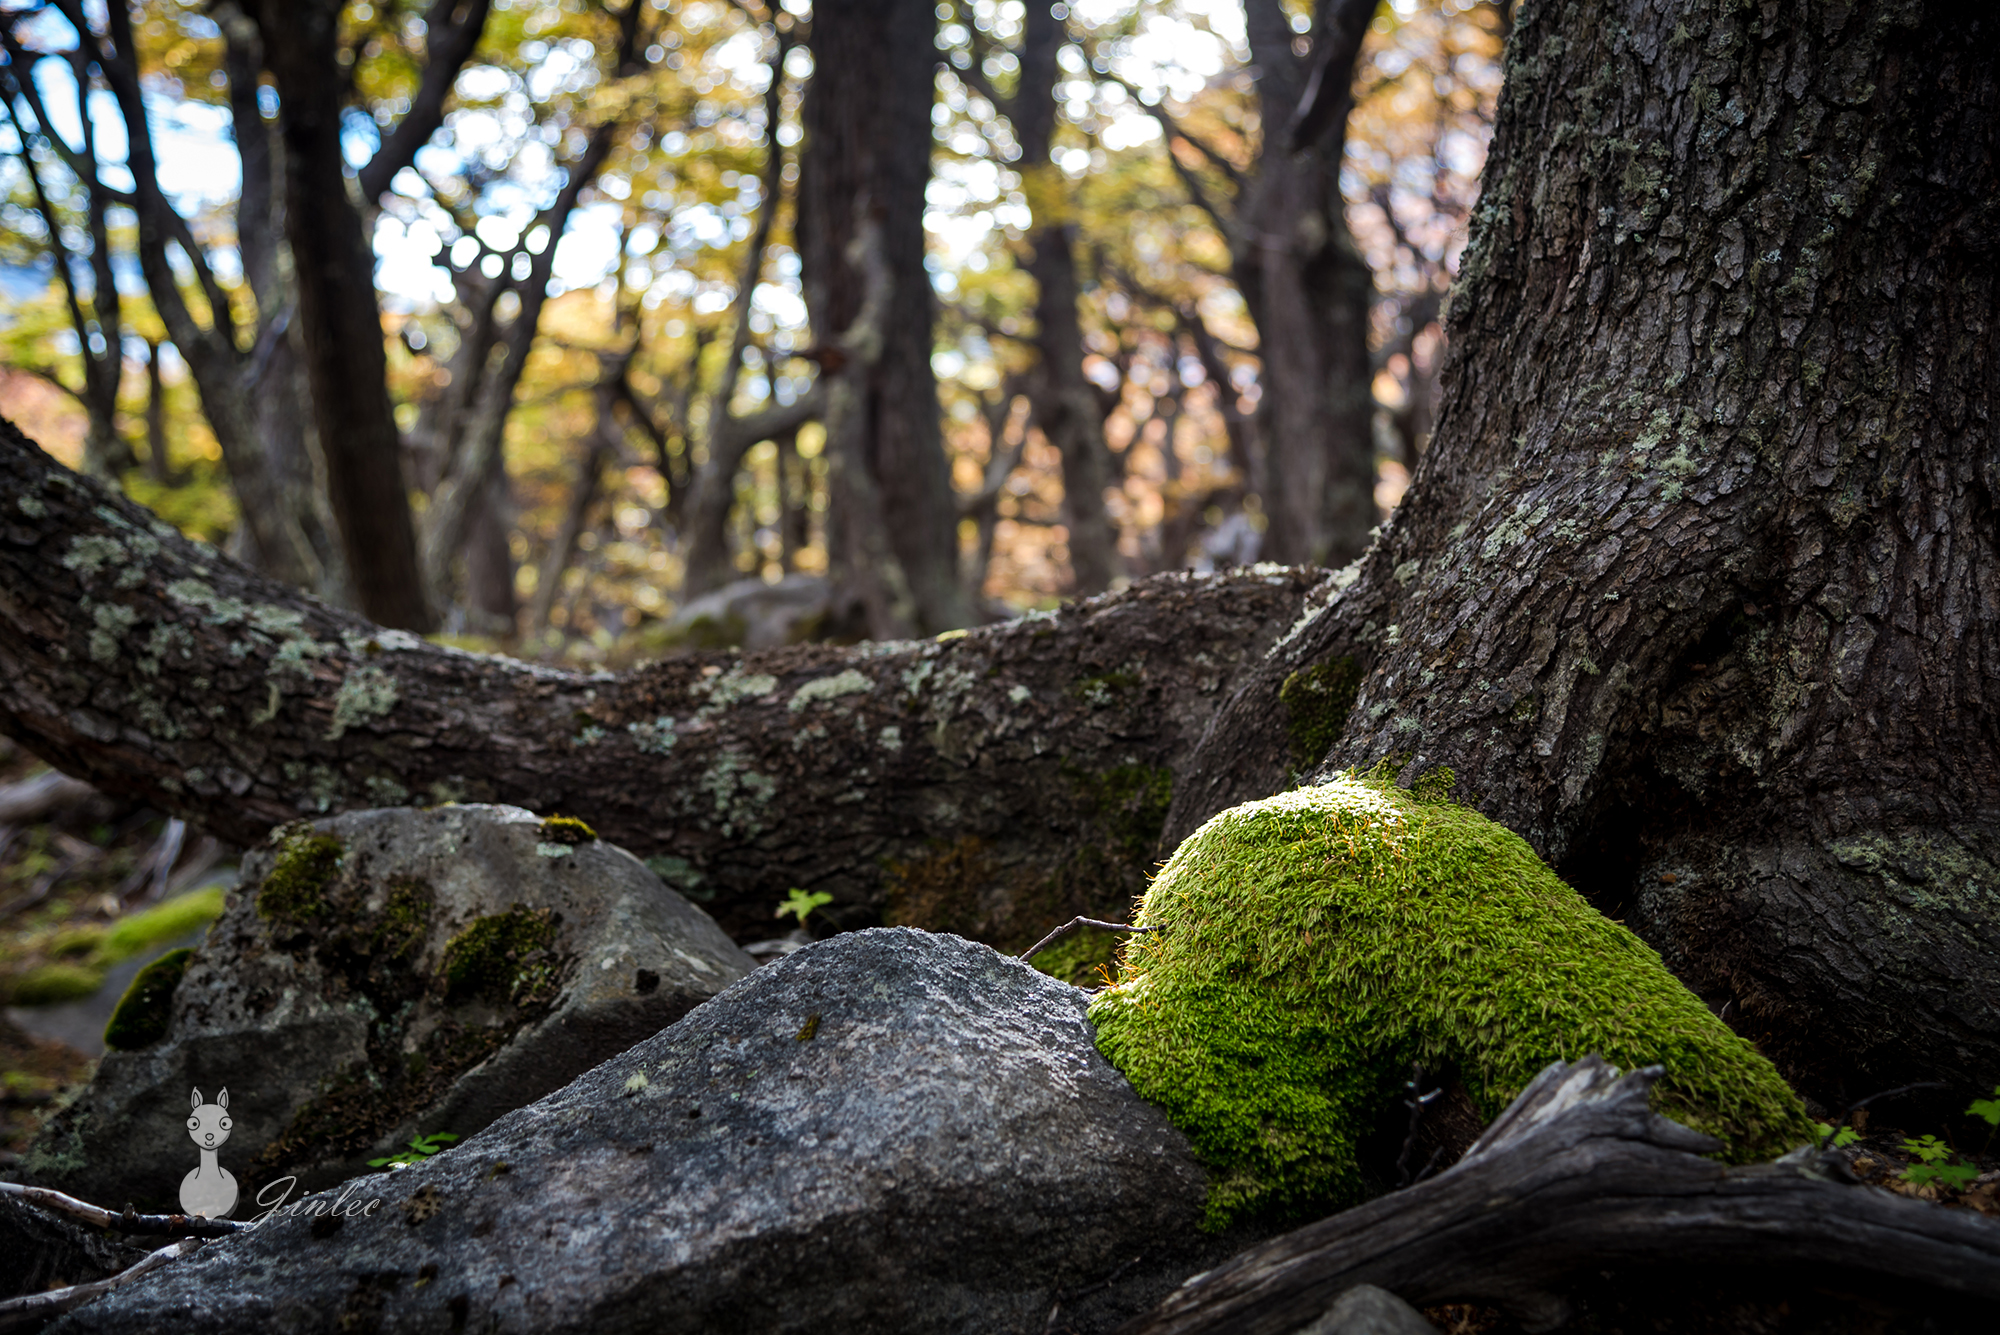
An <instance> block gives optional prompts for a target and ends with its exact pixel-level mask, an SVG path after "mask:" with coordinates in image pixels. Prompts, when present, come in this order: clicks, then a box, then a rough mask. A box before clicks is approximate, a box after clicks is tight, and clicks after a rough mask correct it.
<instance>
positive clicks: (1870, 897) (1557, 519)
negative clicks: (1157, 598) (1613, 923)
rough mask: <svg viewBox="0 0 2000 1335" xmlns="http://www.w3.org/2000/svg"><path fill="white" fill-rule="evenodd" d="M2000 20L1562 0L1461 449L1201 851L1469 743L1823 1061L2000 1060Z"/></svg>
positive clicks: (1427, 487)
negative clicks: (1228, 820) (1376, 771)
mask: <svg viewBox="0 0 2000 1335" xmlns="http://www.w3.org/2000/svg"><path fill="white" fill-rule="evenodd" d="M1996 40H2000V27H1996V23H1995V20H1994V19H1993V18H1992V17H1991V16H1990V15H1987V14H1984V13H1983V11H1975V10H1974V9H1972V8H1969V7H1963V6H1952V5H1949V4H1929V5H1926V4H1924V3H1921V2H1920V0H1901V2H1900V3H1884V4H1881V5H1877V6H1872V7H1868V8H1866V9H1858V10H1852V11H1847V10H1837V9H1829V8H1827V7H1825V6H1822V5H1812V4H1806V3H1794V4H1774V5H1766V6H1762V7H1758V8H1755V9H1742V8H1738V7H1734V6H1731V5H1727V4H1723V3H1720V0H1707V2H1706V3H1702V4H1698V5H1692V6H1683V7H1679V8H1677V9H1675V10H1673V11H1671V12H1670V11H1668V10H1666V9H1662V8H1658V7H1651V6H1647V5H1644V4H1638V3H1622V2H1620V0H1552V2H1551V3H1547V4H1539V5H1529V6H1527V7H1524V8H1523V9H1522V11H1521V12H1520V16H1519V21H1518V26H1517V27H1516V29H1515V30H1514V33H1513V35H1512V37H1511V39H1510V41H1509V44H1508V52H1507V86H1506V91H1505V93H1504V95H1503V97H1502V101H1501V107H1500V114H1499V121H1498V128H1497V132H1496V134H1495V137H1494V142H1493V148H1492V154H1491V157H1490V158H1489V160H1488V163H1487V168H1486V193H1485V198H1484V200H1483V201H1482V203H1481V204H1480V207H1479V210H1478V213H1477V214H1476V217H1475V225H1474V236H1473V242H1472V245H1471V248H1470V250H1469V251H1468V252H1467V257H1466V261H1465V265H1464V270H1463V273H1462V274H1461V276H1460V280H1459V286H1458V288H1457V290H1456V292H1455V293H1454V295H1453V298H1452V310H1451V316H1450V318H1451V343H1452V351H1451V354H1450V360H1449V363H1448V365H1447V368H1446V371H1445V374H1444V385H1443V404H1442V412H1441V415H1440V419H1439V422H1438V427H1437V434H1436V437H1435V443H1434V444H1433V446H1432V448H1431V450H1430V452H1429V453H1428V454H1426V456H1425V457H1424V459H1423V460H1422V462H1421V464H1420V465H1419V467H1418V470H1417V475H1416V478H1415V480H1414V483H1413V485H1412V488H1411V491H1410V494H1409V496H1408V498H1407V499H1406V500H1405V502H1404V505H1403V508H1402V510H1401V511H1400V512H1399V513H1398V514H1397V516H1396V517H1395V519H1394V521H1393V522H1392V523H1391V524H1390V525H1389V527H1388V528H1387V529H1386V530H1385V531H1384V533H1383V536H1382V538H1381V540H1380V541H1379V542H1378V543H1377V544H1376V545H1375V547H1374V548H1373V549H1372V550H1371V552H1370V553H1369V555H1368V557H1367V559H1366V561H1365V562H1364V563H1363V564H1362V565H1361V566H1360V567H1359V568H1358V569H1357V570H1351V571H1347V572H1343V574H1341V575H1339V576H1336V577H1333V578H1331V579H1329V580H1328V582H1327V584H1326V585H1325V586H1324V588H1323V590H1322V592H1321V593H1320V595H1319V596H1318V599H1317V601H1319V602H1322V603H1324V604H1325V610H1324V611H1323V612H1322V613H1321V614H1320V615H1319V616H1318V617H1317V619H1316V620H1314V621H1313V623H1312V624H1311V625H1310V626H1309V627H1308V628H1307V629H1306V630H1304V631H1303V632H1302V633H1301V634H1300V635H1299V636H1298V637H1297V638H1296V639H1294V640H1293V641H1292V642H1291V643H1290V644H1288V645H1287V646H1285V648H1284V650H1283V651H1282V652H1281V653H1280V654H1278V655H1276V656H1274V658H1273V660H1272V661H1271V662H1270V663H1268V664H1267V665H1266V666H1265V667H1264V668H1263V669H1261V670H1260V672H1259V674H1258V675H1257V677H1256V678H1255V679H1254V680H1253V681H1252V682H1250V683H1249V684H1248V685H1247V686H1246V687H1245V689H1244V691H1243V692H1242V693H1241V694H1240V695H1239V696H1238V697H1237V698H1236V699H1235V700H1233V701H1232V702H1231V704H1230V705H1229V706H1228V707H1227V708H1226V709H1225V711H1224V712H1223V714H1222V715H1221V716H1220V717H1219V718H1218V720H1217V722H1216V725H1215V727H1214V728H1213V729H1211V731H1210V734H1209V739H1208V742H1207V744H1206V745H1205V746H1204V748H1203V751H1202V752H1201V753H1200V754H1199V755H1198V756H1197V759H1196V761H1195V763H1194V767H1193V768H1194V770H1195V772H1196V774H1197V775H1198V776H1199V777H1198V779H1197V780H1196V781H1195V782H1193V783H1188V784H1183V785H1182V786H1181V788H1180V789H1179V790H1178V792H1177V796H1176V804H1175V812H1174V815H1173V817H1172V818H1171V820H1170V823H1169V824H1170V828H1169V836H1170V837H1171V836H1173V835H1176V834H1180V833H1185V832H1186V831H1188V830H1189V829H1191V828H1193V826H1194V825H1195V824H1196V823H1197V822H1198V821H1199V820H1200V819H1202V818H1203V817H1204V816H1206V815H1207V814H1208V813H1210V812H1213V811H1215V810H1218V809H1220V808H1222V807H1225V806H1228V805H1231V804H1233V803H1236V802H1239V801H1242V800H1244V799H1246V798H1252V797H1258V796H1261V795H1263V794H1265V793H1268V792H1270V791H1271V790H1272V789H1273V788H1275V787H1277V786H1278V785H1280V784H1281V783H1283V782H1284V781H1285V778H1286V775H1287V774H1288V773H1289V772H1290V770H1291V768H1292V767H1293V766H1295V765H1297V764H1299V763H1301V761H1303V762H1305V763H1306V764H1307V765H1308V766H1310V764H1311V763H1312V762H1314V761H1317V760H1321V759H1322V758H1323V761H1324V763H1323V765H1322V767H1321V772H1322V773H1324V772H1327V771H1328V770H1330V769H1331V768H1332V767H1334V766H1341V765H1348V764H1356V763H1372V762H1374V761H1376V760H1379V759H1381V758H1382V757H1384V756H1390V755H1393V756H1396V757H1397V758H1398V759H1399V760H1402V761H1404V762H1406V768H1405V771H1404V772H1405V774H1406V776H1408V777H1409V778H1414V777H1415V776H1416V775H1418V774H1421V773H1423V772H1425V771H1427V770H1430V769H1433V768H1435V767H1439V766H1443V767H1448V768H1450V769H1451V770H1453V771H1454V772H1455V773H1456V776H1457V782H1458V792H1459V794H1460V795H1461V796H1462V797H1463V798H1465V799H1466V800H1469V801H1472V802H1474V803H1476V805H1478V806H1479V807H1480V808H1481V809H1482V810H1484V811H1485V812H1486V813H1487V814H1489V815H1491V816H1493V817H1494V818H1495V819H1497V820H1500V821H1502V822H1504V823H1505V824H1507V825H1509V826H1510V827H1512V828H1513V829H1515V830H1517V831H1519V832H1520V833H1522V834H1523V835H1524V836H1526V837H1527V838H1528V839H1529V840H1530V842H1532V843H1533V844H1534V845H1535V846H1536V847H1537V848H1538V849H1539V850H1540V851H1541V852H1542V854H1543V855H1544V856H1545V857H1547V858H1549V859H1550V860H1551V861H1552V862H1554V863H1556V864H1557V865H1558V867H1559V869H1561V870H1562V871H1563V872H1564V873H1565V874H1566V875H1567V876H1568V877H1569V878H1570V879H1571V880H1572V881H1573V882H1574V883H1576V884H1577V885H1578V887H1579V888H1580V889H1582V890H1583V891H1584V892H1585V893H1586V894H1589V895H1591V896H1592V897H1593V898H1594V899H1595V900H1596V902H1597V903H1598V904H1599V905H1600V906H1601V907H1602V908H1603V909H1604V910H1605V911H1606V912H1608V913H1610V914H1612V915H1613V916H1616V917H1623V918H1625V919H1626V920H1627V921H1628V922H1629V923H1630V924H1631V925H1632V926H1633V927H1634V928H1635V929H1636V930H1638V931H1639V932H1640V933H1641V934H1642V935H1643V936H1645V937H1646V938H1647V939H1648V940H1649V941H1650V942H1652V943H1653V944H1654V945H1655V946H1657V947H1658V948H1659V949H1660V951H1661V952H1662V954H1663V955H1664V956H1665V957H1666V959H1667V961H1668V963H1669V964H1670V965H1671V966H1672V967H1673V968H1674V970H1675V971H1676V972H1677V973H1678V974H1679V975H1680V976H1681V978H1682V979H1683V980H1685V981H1686V982H1688V983H1689V984H1690V985H1691V986H1693V987H1695V988H1696V989H1697V990H1698V991H1700V992H1701V993H1702V994H1703V995H1704V996H1705V997H1707V998H1709V999H1710V1000H1711V1002H1712V1003H1713V1004H1714V1005H1716V1006H1717V1007H1723V1008H1726V1009H1725V1012H1724V1013H1725V1014H1726V1016H1727V1018H1728V1019H1729V1021H1730V1022H1731V1023H1732V1024H1735V1025H1737V1026H1738V1027H1739V1028H1741V1029H1742V1030H1743V1031H1744V1032H1745V1033H1746V1034H1749V1035H1751V1036H1753V1037H1755V1038H1756V1039H1757V1040H1758V1041H1759V1042H1760V1043H1762V1044H1763V1045H1764V1046H1765V1049H1766V1051H1768V1052H1769V1053H1770V1054H1771V1055H1772V1056H1773V1057H1775V1058H1776V1059H1778V1060H1779V1061H1780V1063H1781V1064H1782V1065H1784V1066H1785V1067H1786V1068H1787V1069H1788V1070H1789V1071H1790V1073H1791V1074H1793V1075H1794V1077H1795V1078H1799V1079H1801V1080H1803V1081H1804V1082H1805V1084H1806V1087H1807V1088H1809V1089H1815V1090H1818V1091H1821V1092H1823V1093H1838V1092H1840V1091H1841V1090H1842V1089H1843V1088H1844V1089H1845V1090H1848V1091H1851V1092H1852V1093H1855V1094H1860V1093H1866V1092H1869V1090H1870V1089H1879V1088H1881V1087H1882V1086H1884V1085H1888V1084H1895V1083H1899V1082H1900V1080H1901V1079H1902V1078H1903V1077H1904V1076H1906V1075H1924V1076H1934V1077H1938V1078H1942V1079H1946V1080H1949V1081H1951V1082H1953V1083H1954V1085H1955V1086H1956V1087H1957V1089H1963V1088H1965V1087H1978V1088H1983V1087H1985V1086H1986V1085H1990V1084H1991V1082H1992V1080H1993V1078H1994V1074H1995V1072H1996V1071H2000V922H1996V915H1995V909H1994V906H1995V895H1996V889H2000V765H1996V764H1995V755H1996V753H1997V752H2000V714H1996V708H1995V706H1996V682H2000V524H1996V514H1995V502H1996V499H2000V451H1996V448H1995V441H1994V439H1993V435H1992V430H1993V427H1992V423H1993V420H1994V416H1995V395H1996V389H1995V386H1996V383H2000V367H1996V365H1995V363H1994V358H1993V355H1992V349H1993V339H1994V331H1995V329H1996V328H2000V319H1996V317H1997V316H2000V308H1996V297H2000V287H1996V281H2000V280H1996V272H1997V271H1996V266H1995V264H1994V238H1995V235H1996V231H1995V227H1996V213H1995V209H1996V204H1995V201H1996V200H2000V179H1997V177H2000V166H1996V164H2000V151H1996V149H1997V148H2000V76H1996V68H1995V66H1994V63H1993V61H1992V58H1991V53H1992V50H1993V47H1994V43H1995V41H1996ZM1294 674H1299V675H1294ZM1357 680H1358V687H1359V689H1358V694H1354V693H1353V685H1352V684H1353V683H1354V682H1355V681H1357ZM1288 681H1289V683H1290V689H1289V690H1287V689H1285V687H1286V684H1287V682H1288ZM1350 701H1351V703H1352V708H1351V709H1349V708H1348V707H1347V706H1348V703H1349V702H1350ZM1281 702H1283V703H1282V705H1281ZM1288 725H1289V726H1288ZM1956 1092H1957V1090H1956V1089H1955V1091H1954V1093H1956ZM1959 1097H1962V1094H1961V1095H1959Z"/></svg>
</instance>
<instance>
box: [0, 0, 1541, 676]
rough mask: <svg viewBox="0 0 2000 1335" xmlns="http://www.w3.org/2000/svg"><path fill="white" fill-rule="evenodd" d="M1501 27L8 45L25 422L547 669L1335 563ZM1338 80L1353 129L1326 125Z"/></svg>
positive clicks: (1423, 314)
mask: <svg viewBox="0 0 2000 1335" xmlns="http://www.w3.org/2000/svg"><path fill="white" fill-rule="evenodd" d="M1506 25H1507V6H1506V5H1505V4H1504V3H1502V4H1491V3H1484V2H1483V0H1395V3H1386V2H1385V3H1379V4H1378V3H1375V2H1374V0H1321V2H1320V3H1318V4H1316V5H1315V4H1311V3H1299V2H1298V0H1291V2H1289V3H1287V2H1283V0H1240V2H1239V0H1079V2H1078V3H1074V4H1063V3H1048V2H1047V0H1033V3H1029V4H1024V3H1021V2H1020V0H1005V2H1004V3H1000V2H996V0H944V2H943V3H936V4H923V3H918V2H917V0H897V3H896V4H864V3H859V0H840V2H836V0H821V3H820V4H819V5H818V6H817V11H815V8H814V7H813V6H812V5H810V4H808V3H806V2H805V0H784V3H782V4H779V3H776V2H775V0H774V2H773V3H770V4H765V3H760V2H759V0H740V2H732V3H725V2H724V0H357V2H355V3H346V4H340V3H336V0H313V3H311V4H305V5H298V6H295V5H291V4H276V3H268V4H267V3H261V2H260V0H144V3H137V4H132V5H130V6H129V7H127V6H125V5H122V4H113V5H112V6H110V7H109V8H107V7H106V6H105V5H104V4H102V3H97V2H95V0H43V2H24V0H9V3H8V4H7V6H6V7H5V8H4V9H0V43H4V47H0V100H4V102H5V116H4V118H0V221H3V222H4V225H3V226H0V413H4V414H5V415H6V416H8V417H10V418H13V419H15V420H16V421H17V422H19V423H20V424H21V425H22V426H23V427H24V429H26V430H28V431H29V432H30V434H32V435H34V436H35V437H36V438H38V439H40V440H42V441H44V442H45V443H47V444H48V445H49V447H50V448H52V449H54V450H56V451H58V452H59V453H61V454H63V456H64V457H65V459H66V461H68V462H71V463H74V464H77V465H79V466H83V467H86V468H88V469H90V470H91V471H93V472H96V473H98V474H100V475H103V476H107V477H110V478H113V479H115V480H116V481H117V482H118V483H119V484H120V485H121V486H122V487H124V488H125V489H126V490H127V492H128V493H129V494H131V495H132V496H134V497H135V498H136V499H138V500H140V501H142V502H144V503H145V504H147V505H149V506H151V507H153V508H154V509H155V510H157V511H158V512H159V513H161V514H162V515H163V516H164V517H166V518H167V519H168V520H169V521H170V522H172V523H175V524H177V525H179V526H180V527H181V528H183V529H184V530H186V531H187V532H189V533H191V534H194V535H196V536H199V537H201V538H203V539H205V540H208V541H211V542H214V543H217V544H219V545H223V546H225V547H227V548H228V549H229V550H230V551H232V552H233V553H234V554H236V555H237V556H239V557H241V558H243V559H245V560H247V561H249V562H250V563H252V564H253V565H256V566H257V567H259V568H261V569H263V570H265V571H266V572H268V573H271V574H273V575H277V576H279V577H281V578H284V579H286V580H288V581H290V582H293V583H295V584H299V585H301V586H303V587H306V588H309V589H311V590H312V591H314V592H316V593H318V594H319V595H320V596H322V597H325V598H328V599H329V600H332V601H335V602H340V603H345V604H348V605H351V606H355V607H356V608H358V609H359V610H362V611H363V612H365V613H367V614H368V615H370V616H372V617H374V618H375V619H377V620H380V621H383V622H385V623H388V624H397V625H404V626H409V627H412V628H418V629H425V630H430V631H434V632H437V633H441V634H444V635H447V636H451V637H454V638H456V639H458V640H459V641H461V642H464V643H467V644H470V645H473V646H475V647H480V648H491V649H503V650H506V651H508V652H513V653H518V654H522V655H525V656H533V657H543V658H562V659H568V660H573V661H584V662H614V663H615V662H625V661H630V660H632V659H634V658H636V657H641V656H651V655H655V654H659V653H662V652H671V651H672V650H673V649H675V648H676V647H681V646H694V647H707V646H712V645H716V644H720V643H754V644H765V643H772V642H782V641H784V640H788V639H803V638H834V639H854V638H859V637H864V636H884V635H897V634H910V633H936V632H938V631H940V630H945V629H949V628H951V627H953V626H956V625H962V624H967V623H969V622H972V621H976V620H985V619H991V618H994V617H999V616H1005V615H1010V614H1012V613H1013V612H1017V611H1020V610H1024V609H1027V608H1031V607H1038V606H1048V605H1051V604H1053V603H1054V602H1055V601H1057V600H1059V599H1061V598H1063V597H1067V596H1075V595H1079V594H1087V593H1091V592H1096V591H1100V590H1102V589H1105V588H1110V587H1115V586H1117V585H1118V584H1120V583H1122V582H1123V581H1125V580H1128V579H1130V578H1133V577H1135V576H1138V575H1142V574H1145V573H1149V572H1152V571H1156V570H1163V569H1175V568H1183V567H1193V568H1198V569H1213V568H1217V567H1220V566H1227V565H1233V564H1242V563H1248V562H1253V561H1256V560H1258V559H1260V558H1274V559H1282V560H1293V561H1299V560H1309V561H1321V562H1326V563H1330V564H1332V563H1339V562H1343V561H1346V560H1349V559H1351V558H1352V557H1353V556H1355V555H1357V554H1358V553H1359V551H1360V550H1361V549H1362V548H1363V547H1365V545H1366V544H1367V542H1368V539H1369V533H1370V530H1371V529H1372V527H1373V526H1374V525H1375V524H1376V523H1377V522H1379V520H1380V518H1381V517H1382V516H1383V515H1384V514H1386V513H1387V511H1388V510H1389V509H1390V508H1392V507H1393V506H1394V505H1395V504H1396V502H1397V500H1398V499H1399V498H1400V495H1401V489H1402V486H1403V484H1404V482H1405V481H1406V480H1407V477H1408V471H1407V470H1408V468H1409V466H1410V465H1412V464H1413V463H1414V462H1415V459H1416V457H1417V455H1419V454H1420V453H1421V452H1422V450H1423V449H1424V447H1425V444H1426V441H1427V438H1428V431H1429V421H1430V403H1431V399H1432V393H1433V390H1432V386H1433V384H1434V381H1435V375H1436V371H1437V367H1438V364H1439V360H1440V358H1441V355H1442V351H1443V341H1444V335H1443V332H1442V326H1441V323H1440V321H1441V314H1442V308H1443V304H1444V297H1445V292H1446V290H1447V288H1448V285H1449V282H1450V278H1451V275H1452V273H1453V271H1454V269H1455V266H1456V262H1457V255H1458V251H1459V249H1460V248H1461V247H1462V245H1463V244H1464V235H1465V227H1466V220H1467V218H1468V215H1469V212H1470V208H1471V206H1472V203H1473V199H1474V194H1475V192H1476V186H1477V180H1478V174H1479V169H1480V166H1481V164H1482V161H1483V157H1484V152H1485V145H1486V139H1487V135H1488V132H1489V126H1490V121H1491V114H1492V107H1493V104H1494V100H1495V98H1496V96H1497V93H1498V90H1499V83H1500V72H1499V56H1500V51H1501V46H1502V43H1503V41H1504V38H1505V32H1506ZM1314 81H1318V82H1319V83H1321V84H1325V85H1326V86H1327V87H1328V88H1330V89H1335V90H1346V92H1347V95H1346V96H1327V97H1322V98H1320V99H1319V100H1318V101H1317V102H1316V103H1315V106H1316V107H1318V112H1317V114H1316V116H1315V118H1314V123H1313V124H1311V125H1305V124H1296V123H1294V122H1295V121H1296V119H1297V118H1296V115H1295V108H1297V107H1298V105H1299V104H1300V100H1301V97H1302V94H1303V93H1304V90H1305V89H1306V88H1307V87H1308V86H1309V85H1310V84H1312V83H1313V82H1314ZM926 108H928V115H927V116H926V114H925V113H926ZM377 328H379V330H380V333H381V336H380V338H379V340H371V339H369V338H367V337H365V336H357V335H356V332H355V331H357V330H361V329H366V330H371V331H372V330H374V329H377Z"/></svg>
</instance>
